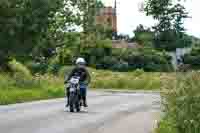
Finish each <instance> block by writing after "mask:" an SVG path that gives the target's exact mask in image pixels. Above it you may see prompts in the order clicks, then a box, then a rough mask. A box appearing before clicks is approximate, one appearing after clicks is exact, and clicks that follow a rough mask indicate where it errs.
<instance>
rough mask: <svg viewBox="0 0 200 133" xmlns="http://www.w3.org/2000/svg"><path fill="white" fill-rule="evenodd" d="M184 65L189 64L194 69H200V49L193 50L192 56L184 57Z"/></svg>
mask: <svg viewBox="0 0 200 133" xmlns="http://www.w3.org/2000/svg"><path fill="white" fill-rule="evenodd" d="M183 62H184V64H189V65H190V67H191V68H193V69H199V68H200V48H199V47H196V48H193V49H192V51H191V53H190V54H186V55H185V56H184V57H183Z"/></svg>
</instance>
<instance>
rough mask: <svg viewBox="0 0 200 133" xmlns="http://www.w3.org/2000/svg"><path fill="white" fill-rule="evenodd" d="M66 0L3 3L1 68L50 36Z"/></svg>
mask: <svg viewBox="0 0 200 133" xmlns="http://www.w3.org/2000/svg"><path fill="white" fill-rule="evenodd" d="M62 4H63V1H62V0H54V1H51V0H37V1H36V0H1V2H0V29H1V31H0V53H1V55H2V56H1V57H0V60H1V62H3V63H1V64H0V67H1V66H2V65H3V64H4V65H5V64H7V61H8V59H9V57H17V56H23V55H25V54H27V53H30V51H31V50H32V48H33V47H34V46H35V45H36V44H38V42H39V41H40V40H41V39H42V38H44V37H45V36H46V33H47V30H48V28H49V26H50V24H51V23H53V22H54V20H53V16H54V15H55V13H56V12H57V11H58V9H60V7H61V5H62Z"/></svg>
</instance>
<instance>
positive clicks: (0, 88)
mask: <svg viewBox="0 0 200 133" xmlns="http://www.w3.org/2000/svg"><path fill="white" fill-rule="evenodd" d="M62 83H63V81H62V80H60V79H59V78H57V77H55V76H52V75H44V76H35V77H32V78H31V79H28V80H26V79H24V78H23V77H19V76H18V77H15V76H14V77H13V76H10V75H8V74H5V73H4V74H0V105H7V104H13V103H22V102H27V101H33V100H42V99H51V98H58V97H63V96H64V91H63V85H62Z"/></svg>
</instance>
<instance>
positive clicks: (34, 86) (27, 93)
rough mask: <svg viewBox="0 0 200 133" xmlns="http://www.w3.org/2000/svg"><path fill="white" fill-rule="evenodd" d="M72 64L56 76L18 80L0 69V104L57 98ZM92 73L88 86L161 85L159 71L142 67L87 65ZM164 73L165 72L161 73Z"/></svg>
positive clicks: (36, 76) (118, 87)
mask: <svg viewBox="0 0 200 133" xmlns="http://www.w3.org/2000/svg"><path fill="white" fill-rule="evenodd" d="M71 69H72V67H71V66H64V67H62V68H61V69H60V71H59V76H54V75H51V74H44V75H40V74H36V75H34V76H32V77H31V80H30V79H27V78H26V79H24V81H23V82H21V81H22V80H21V78H23V77H19V76H16V77H14V76H11V75H9V74H6V73H0V91H1V92H2V93H0V104H1V105H2V104H3V105H5V104H12V103H19V102H28V101H33V100H42V99H50V98H59V97H63V96H64V84H63V82H64V80H63V79H64V75H65V74H67V73H69V72H70V71H71ZM89 72H90V74H91V77H92V82H91V84H90V88H94V89H95V88H96V89H100V88H103V89H110V88H116V89H131V90H135V89H142V90H144V89H145V90H155V89H159V88H160V87H161V75H163V74H161V73H146V72H144V71H142V70H137V71H136V72H112V71H105V70H95V69H91V68H89ZM164 75H165V74H164Z"/></svg>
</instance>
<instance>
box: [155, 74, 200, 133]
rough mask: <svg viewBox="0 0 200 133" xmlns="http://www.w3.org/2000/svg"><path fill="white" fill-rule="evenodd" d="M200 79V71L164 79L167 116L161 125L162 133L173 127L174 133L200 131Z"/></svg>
mask: <svg viewBox="0 0 200 133" xmlns="http://www.w3.org/2000/svg"><path fill="white" fill-rule="evenodd" d="M199 80H200V76H199V72H191V73H186V74H177V75H176V76H174V77H171V78H169V77H168V78H166V77H165V78H164V79H162V81H163V82H164V86H163V93H162V99H163V106H164V112H165V118H164V121H163V122H161V125H160V126H159V128H160V133H163V132H162V131H163V130H167V129H173V130H174V131H175V132H174V133H199V132H200V125H199V124H200V123H199V120H200V113H199V109H200V106H199V101H200V97H199V94H200V91H199V87H200V84H199ZM166 123H169V124H166ZM161 129H162V130H161Z"/></svg>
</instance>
